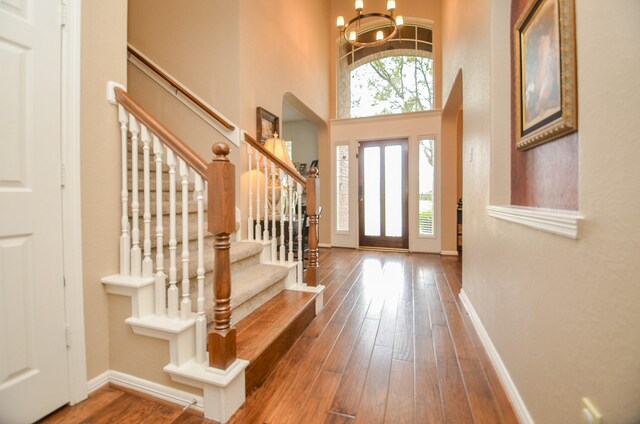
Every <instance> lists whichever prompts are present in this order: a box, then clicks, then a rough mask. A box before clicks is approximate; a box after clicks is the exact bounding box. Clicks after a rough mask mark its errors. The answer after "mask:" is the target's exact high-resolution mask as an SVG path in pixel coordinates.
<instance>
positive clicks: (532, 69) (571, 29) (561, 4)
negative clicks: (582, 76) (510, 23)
mask: <svg viewBox="0 0 640 424" xmlns="http://www.w3.org/2000/svg"><path fill="white" fill-rule="evenodd" d="M573 2H574V0H532V1H531V2H530V4H529V6H528V7H527V8H525V10H524V11H523V12H522V15H520V18H519V19H518V21H517V22H516V25H515V27H514V43H513V44H514V48H515V51H514V59H515V60H514V62H515V69H514V72H515V74H514V75H515V87H514V89H515V99H516V147H517V148H518V149H519V150H526V149H530V148H532V147H535V146H538V145H540V144H543V143H546V142H548V141H551V140H554V139H556V138H558V137H561V136H563V135H565V134H568V133H571V132H573V131H576V130H577V129H578V117H577V76H576V73H577V71H576V35H575V17H574V4H573Z"/></svg>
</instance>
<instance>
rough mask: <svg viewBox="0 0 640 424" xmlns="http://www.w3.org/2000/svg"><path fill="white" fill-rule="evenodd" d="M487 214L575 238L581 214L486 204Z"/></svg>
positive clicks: (577, 234) (559, 210) (558, 210)
mask: <svg viewBox="0 0 640 424" xmlns="http://www.w3.org/2000/svg"><path fill="white" fill-rule="evenodd" d="M487 212H488V213H489V216H492V217H494V218H498V219H503V220H505V221H509V222H514V223H516V224H520V225H524V226H525V227H529V228H534V229H536V230H540V231H546V232H547V233H552V234H557V235H559V236H563V237H568V238H571V239H577V238H578V236H579V229H580V221H582V220H583V217H582V215H580V213H579V212H577V211H568V210H561V209H543V208H530V207H524V206H487Z"/></svg>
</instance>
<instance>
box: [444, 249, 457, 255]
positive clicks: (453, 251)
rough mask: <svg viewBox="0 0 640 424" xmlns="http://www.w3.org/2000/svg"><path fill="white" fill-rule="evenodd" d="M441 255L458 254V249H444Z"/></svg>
mask: <svg viewBox="0 0 640 424" xmlns="http://www.w3.org/2000/svg"><path fill="white" fill-rule="evenodd" d="M440 256H458V251H457V250H442V251H441V252H440Z"/></svg>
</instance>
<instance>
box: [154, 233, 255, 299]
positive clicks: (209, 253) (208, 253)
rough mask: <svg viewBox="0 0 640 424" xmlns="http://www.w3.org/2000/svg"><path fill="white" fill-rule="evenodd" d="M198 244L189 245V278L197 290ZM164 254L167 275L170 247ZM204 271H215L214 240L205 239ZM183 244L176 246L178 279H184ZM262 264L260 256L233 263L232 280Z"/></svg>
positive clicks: (165, 249) (166, 247) (164, 250)
mask: <svg viewBox="0 0 640 424" xmlns="http://www.w3.org/2000/svg"><path fill="white" fill-rule="evenodd" d="M197 248H198V245H197V242H190V243H189V278H190V279H192V280H193V284H196V285H195V286H193V287H195V288H197V280H195V278H196V277H197V275H198V274H197V273H198V256H197ZM163 252H164V253H163V254H164V272H165V274H168V273H169V247H168V246H165V248H164V249H163ZM203 256H204V270H205V273H207V272H210V271H213V268H214V265H215V261H214V256H215V250H214V248H213V238H209V239H205V248H204V255H203ZM152 259H155V251H154V252H153V254H152ZM181 259H182V244H178V245H177V246H176V269H177V274H176V275H177V276H178V279H179V280H181V279H182V262H181ZM259 263H260V256H259V254H256V255H253V256H249V257H248V258H244V259H241V260H238V261H233V262H232V263H231V276H232V277H231V278H232V279H233V274H234V273H237V272H240V271H242V270H245V269H247V268H249V267H252V266H254V265H257V264H259Z"/></svg>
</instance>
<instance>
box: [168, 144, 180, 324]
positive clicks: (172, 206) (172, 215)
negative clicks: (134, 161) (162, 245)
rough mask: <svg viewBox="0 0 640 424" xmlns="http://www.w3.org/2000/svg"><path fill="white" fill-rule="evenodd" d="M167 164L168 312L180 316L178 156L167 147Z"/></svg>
mask: <svg viewBox="0 0 640 424" xmlns="http://www.w3.org/2000/svg"><path fill="white" fill-rule="evenodd" d="M167 164H168V165H169V290H168V294H167V296H168V302H167V303H168V309H169V311H168V313H169V318H178V297H179V290H178V287H177V286H176V283H177V269H176V247H177V244H178V243H177V241H176V157H175V155H174V153H173V152H172V151H171V150H169V149H167Z"/></svg>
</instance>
